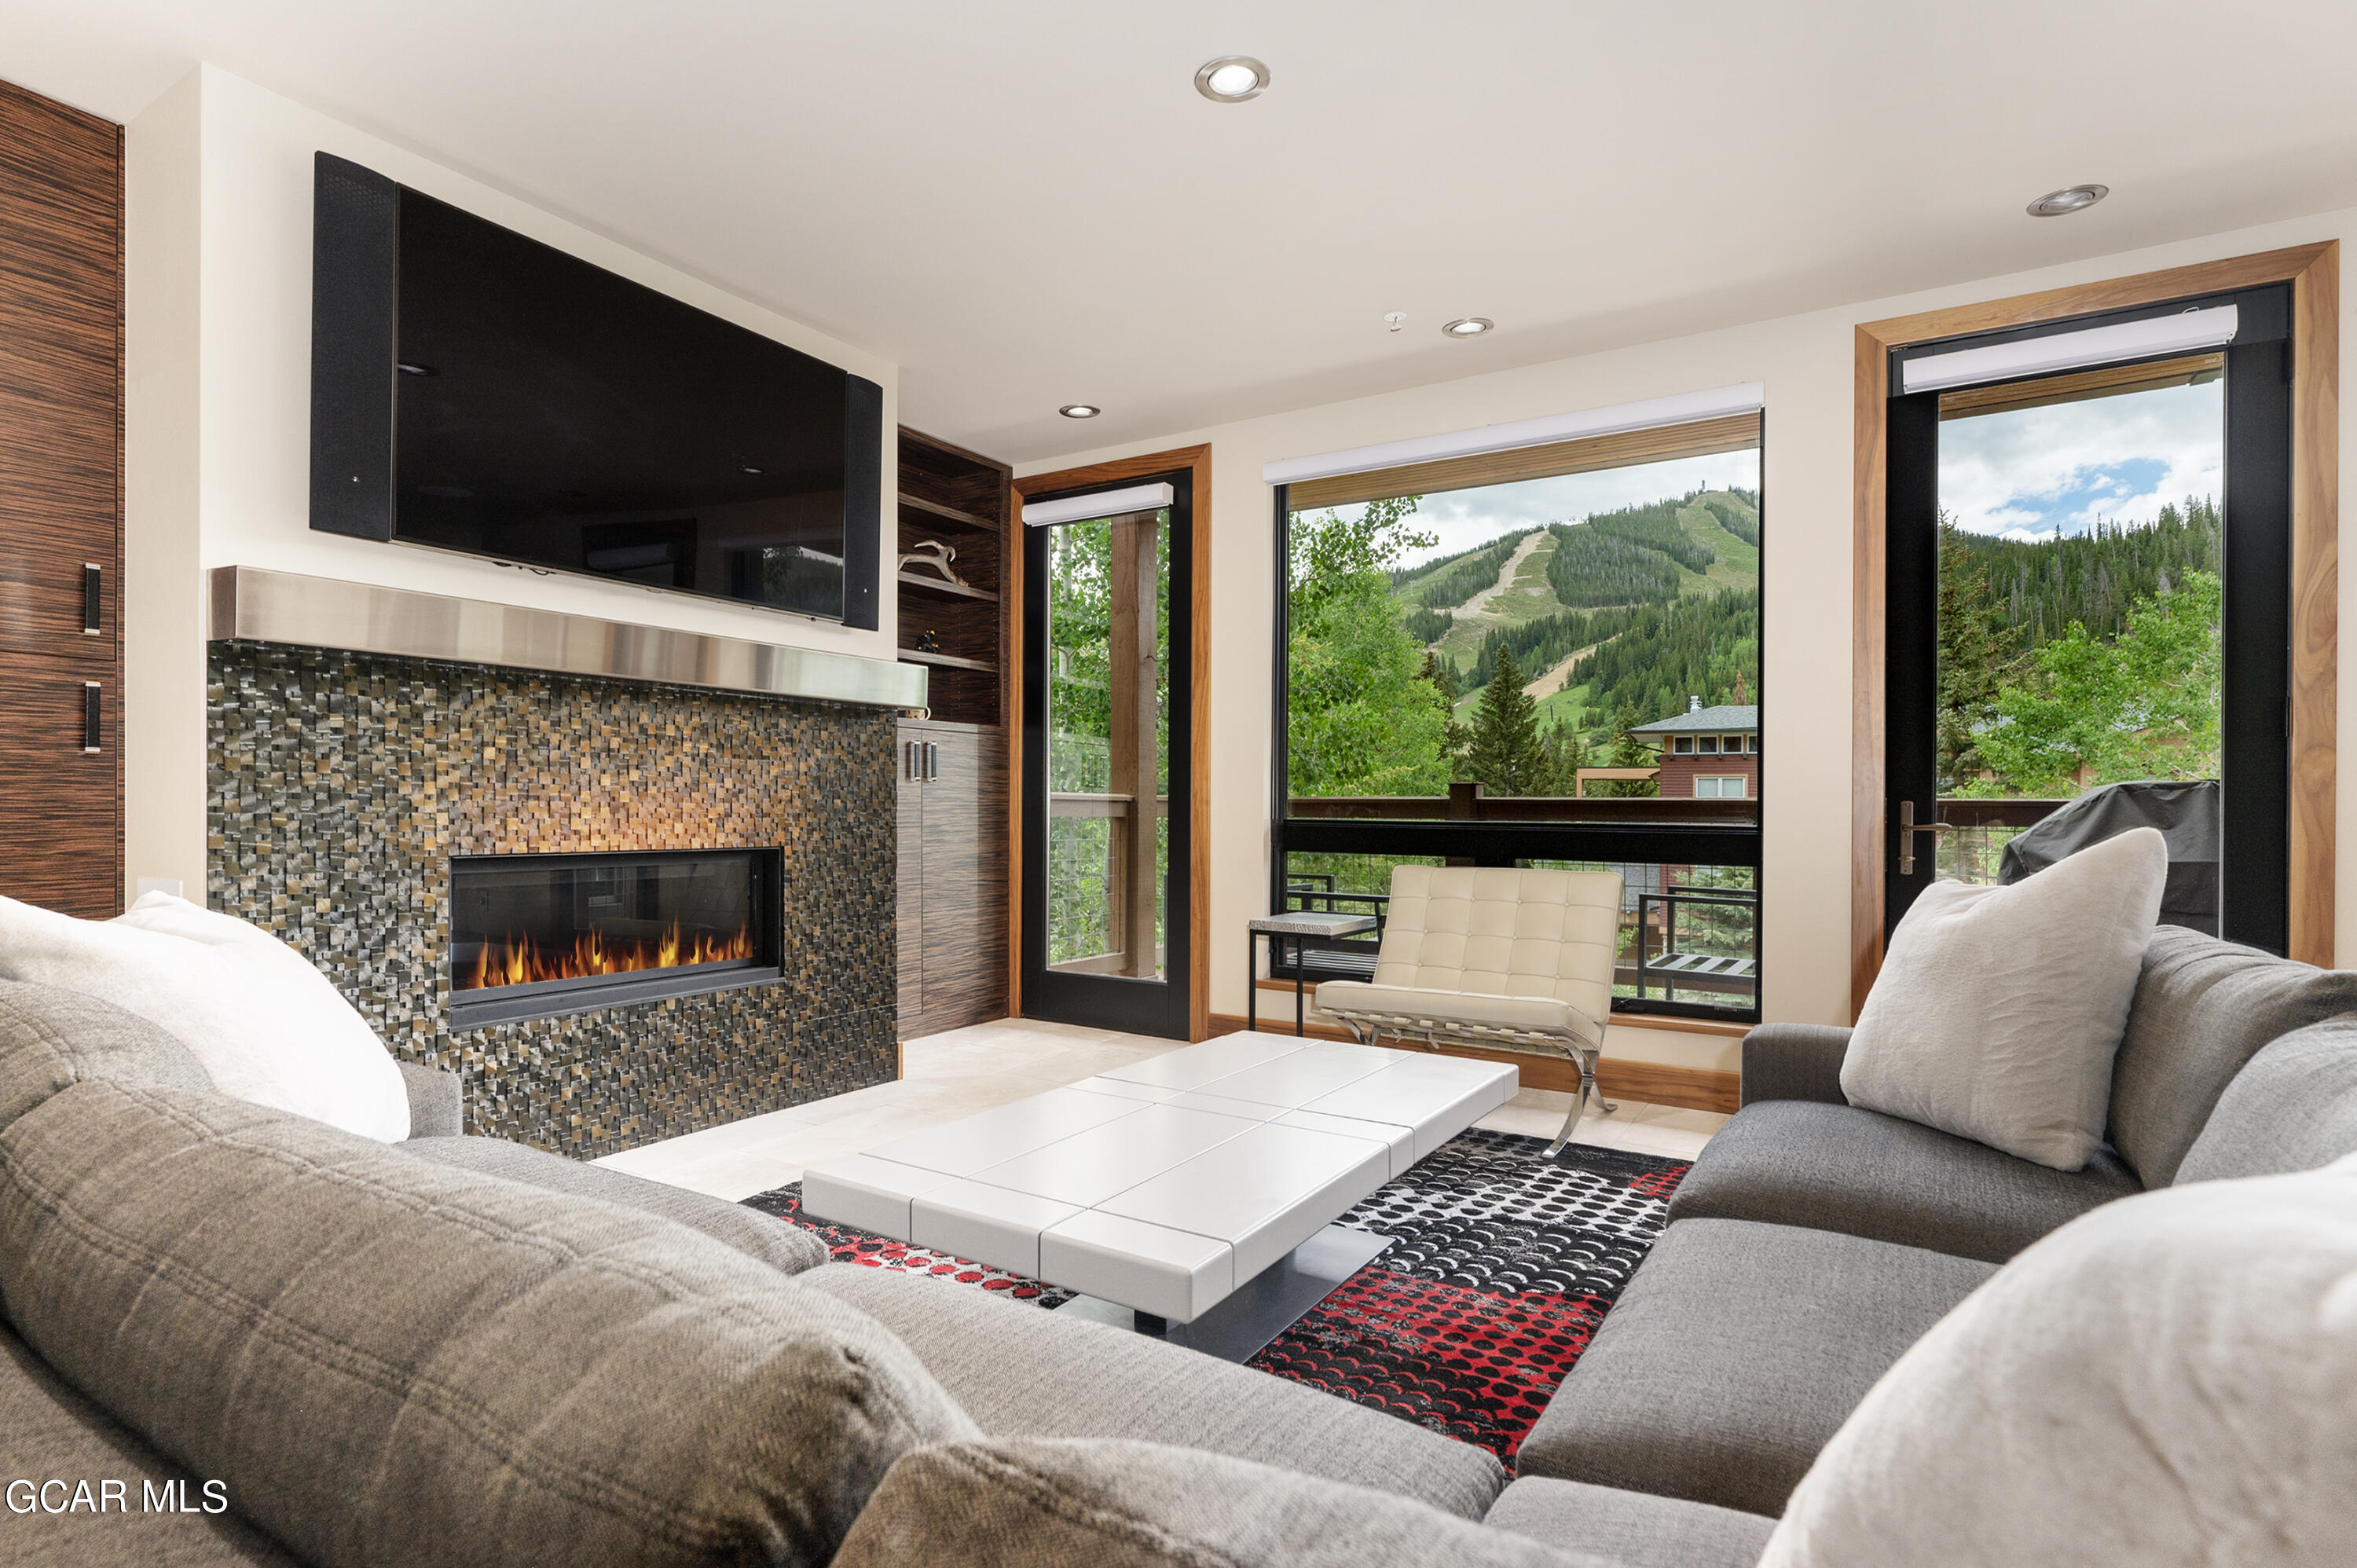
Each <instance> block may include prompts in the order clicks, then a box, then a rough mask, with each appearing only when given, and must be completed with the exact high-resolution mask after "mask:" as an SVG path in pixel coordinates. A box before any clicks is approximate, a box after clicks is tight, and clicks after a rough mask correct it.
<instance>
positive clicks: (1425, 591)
mask: <svg viewBox="0 0 2357 1568" xmlns="http://www.w3.org/2000/svg"><path fill="white" fill-rule="evenodd" d="M1530 532H1531V531H1530V530H1529V529H1527V528H1525V529H1521V530H1519V531H1517V532H1512V533H1509V534H1507V535H1506V536H1505V537H1504V538H1502V539H1499V540H1496V541H1493V542H1491V543H1488V544H1485V545H1483V546H1482V547H1481V548H1480V549H1479V550H1471V551H1468V552H1466V553H1464V554H1462V555H1452V556H1449V557H1448V559H1447V560H1445V561H1442V562H1440V563H1438V565H1439V566H1440V567H1441V568H1444V569H1442V570H1435V569H1434V568H1433V567H1431V566H1426V568H1424V570H1423V572H1422V573H1421V575H1418V577H1417V578H1416V585H1415V589H1414V590H1413V593H1412V595H1411V598H1412V601H1413V604H1414V605H1415V607H1420V608H1424V609H1434V610H1445V609H1452V608H1454V607H1457V606H1458V605H1461V604H1463V603H1464V602H1465V601H1466V600H1468V599H1469V598H1471V597H1472V596H1474V595H1476V594H1478V593H1480V591H1481V590H1482V589H1484V588H1490V587H1495V586H1496V585H1497V582H1498V573H1499V572H1500V570H1501V569H1502V568H1503V567H1504V566H1505V564H1506V561H1507V559H1508V558H1509V557H1510V556H1512V554H1513V553H1514V547H1515V546H1516V545H1518V544H1520V543H1521V542H1523V540H1524V539H1525V538H1527V537H1528V536H1529V534H1530Z"/></svg>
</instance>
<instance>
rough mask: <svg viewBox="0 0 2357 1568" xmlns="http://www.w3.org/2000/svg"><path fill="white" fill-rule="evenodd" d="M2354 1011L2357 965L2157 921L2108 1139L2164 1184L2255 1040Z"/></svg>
mask: <svg viewBox="0 0 2357 1568" xmlns="http://www.w3.org/2000/svg"><path fill="white" fill-rule="evenodd" d="M2352 1009H2357V972H2351V971H2348V970H2335V969H2317V968H2315V967H2313V966H2311V965H2309V964H2305V963H2295V962H2294V961H2291V960H2290V959H2284V958H2277V957H2276V956H2275V955H2274V954H2273V953H2266V952H2261V951H2259V950H2257V949H2256V948H2246V947H2238V946H2236V945H2235V944H2234V943H2233V942H2227V941H2221V940H2218V939H2217V938H2216V937H2209V936H2204V935H2202V934H2201V932H2199V931H2189V930H2186V929H2183V928H2182V927H2178V926H2163V927H2162V928H2161V929H2159V930H2158V931H2157V932H2155V933H2154V935H2153V939H2152V941H2151V943H2150V945H2148V946H2147V948H2146V949H2145V956H2144V972H2143V975H2142V977H2141V978H2140V979H2138V981H2137V982H2136V1002H2135V1004H2134V1005H2133V1006H2132V1007H2130V1008H2129V1010H2128V1027H2127V1033H2126V1035H2125V1036H2122V1037H2121V1040H2120V1054H2119V1057H2118V1058H2117V1059H2116V1060H2115V1062H2114V1063H2113V1065H2112V1117H2111V1141H2112V1144H2113V1146H2114V1147H2115V1148H2116V1149H2118V1150H2119V1152H2120V1156H2121V1157H2122V1158H2123V1159H2125V1160H2126V1161H2127V1163H2128V1165H2130V1166H2131V1167H2133V1168H2134V1169H2135V1171H2136V1175H2137V1176H2141V1177H2143V1179H2144V1185H2145V1186H2147V1187H2167V1186H2168V1185H2169V1183H2170V1182H2171V1181H2173V1180H2174V1179H2176V1176H2177V1163H2178V1162H2179V1160H2181V1159H2183V1158H2184V1157H2185V1152H2186V1151H2187V1150H2188V1149H2190V1148H2191V1147H2192V1146H2193V1140H2194V1139H2196V1138H2198V1137H2200V1136H2201V1129H2202V1126H2203V1124H2204V1123H2206V1122H2208V1121H2209V1120H2210V1112H2211V1108H2212V1107H2213V1106H2215V1105H2216V1104H2217V1103H2218V1097H2219V1096H2220V1095H2222V1094H2223V1093H2224V1092H2225V1091H2226V1085H2227V1084H2228V1083H2230V1082H2232V1081H2233V1077H2234V1075H2235V1074H2236V1073H2238V1072H2240V1071H2241V1070H2242V1069H2243V1064H2244V1062H2246V1061H2249V1060H2250V1059H2251V1058H2252V1057H2253V1056H2255V1055H2256V1054H2257V1052H2258V1049H2259V1047H2262V1046H2264V1045H2266V1043H2267V1042H2268V1041H2269V1040H2273V1039H2276V1038H2278V1037H2279V1036H2284V1035H2288V1034H2290V1033H2291V1032H2292V1031H2293V1030H2294V1029H2303V1028H2306V1027H2307V1026H2309V1025H2310V1024H2320V1023H2322V1022H2323V1021H2324V1020H2325V1019H2327V1018H2330V1017H2334V1016H2337V1015H2340V1014H2342V1013H2347V1012H2350V1011H2352Z"/></svg>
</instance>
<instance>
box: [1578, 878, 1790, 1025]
mask: <svg viewBox="0 0 2357 1568" xmlns="http://www.w3.org/2000/svg"><path fill="white" fill-rule="evenodd" d="M1636 938H1637V940H1636V949H1637V950H1636V955H1635V956H1636V960H1637V961H1636V962H1635V963H1634V964H1629V963H1625V962H1624V963H1623V964H1622V965H1621V966H1620V974H1619V975H1616V976H1615V977H1614V978H1615V979H1616V980H1620V982H1621V983H1623V984H1631V983H1632V984H1634V985H1635V987H1636V991H1637V1000H1638V1001H1640V1002H1645V1001H1650V1000H1652V993H1653V992H1655V991H1658V992H1660V993H1661V999H1662V1000H1663V1001H1664V1002H1680V1001H1684V1002H1693V1001H1695V1000H1704V1001H1708V1002H1713V1003H1717V1004H1720V1005H1725V1004H1727V1001H1728V999H1730V998H1733V999H1736V1000H1737V1001H1738V1003H1739V1004H1741V1005H1744V1006H1751V1005H1754V1004H1756V1003H1757V1000H1758V998H1759V995H1760V895H1759V894H1758V893H1756V892H1754V891H1751V890H1749V889H1748V888H1738V887H1682V886H1671V887H1669V888H1666V889H1664V890H1663V891H1662V892H1659V893H1641V894H1639V895H1638V896H1637V930H1636ZM1624 977H1625V978H1624ZM1681 990H1683V991H1684V992H1686V993H1688V994H1687V995H1685V996H1683V997H1681V996H1680V995H1679V994H1678V993H1679V992H1680V991H1681Z"/></svg>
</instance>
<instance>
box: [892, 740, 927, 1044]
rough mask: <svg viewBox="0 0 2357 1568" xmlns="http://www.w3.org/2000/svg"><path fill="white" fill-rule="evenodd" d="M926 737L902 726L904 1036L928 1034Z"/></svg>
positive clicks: (899, 916) (899, 928)
mask: <svg viewBox="0 0 2357 1568" xmlns="http://www.w3.org/2000/svg"><path fill="white" fill-rule="evenodd" d="M922 746H924V737H923V736H922V735H920V734H919V733H918V728H917V726H916V725H905V724H904V725H901V726H900V799H899V843H900V870H899V885H898V891H899V900H898V903H897V907H896V912H895V918H894V921H893V925H894V929H895V931H896V933H897V936H898V939H899V951H900V1036H901V1037H902V1038H903V1039H906V1038H908V1037H909V1036H912V1035H920V1034H923V1033H925V1032H926V1031H925V1028H924V1015H925V786H924V783H923V777H922V773H921V771H920V761H921V758H922V757H923V755H924V754H923V752H922V750H921V747H922Z"/></svg>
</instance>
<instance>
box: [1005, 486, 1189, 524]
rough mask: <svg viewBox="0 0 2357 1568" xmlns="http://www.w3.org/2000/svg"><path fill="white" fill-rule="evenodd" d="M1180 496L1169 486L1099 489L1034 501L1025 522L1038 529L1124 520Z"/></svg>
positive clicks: (1027, 508)
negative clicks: (1094, 520) (1093, 520)
mask: <svg viewBox="0 0 2357 1568" xmlns="http://www.w3.org/2000/svg"><path fill="white" fill-rule="evenodd" d="M1178 497H1179V492H1178V491H1177V490H1175V489H1171V488H1170V487H1169V486H1168V484H1152V485H1132V486H1130V487H1129V488H1128V489H1125V490H1096V491H1093V492H1092V493H1090V494H1088V495H1085V496H1066V497H1065V498H1064V499H1062V500H1055V501H1032V502H1030V503H1029V504H1028V505H1027V506H1025V507H1024V509H1023V521H1025V522H1028V523H1029V524H1031V525H1032V526H1033V527H1035V528H1039V527H1045V526H1046V525H1047V524H1049V523H1051V522H1086V521H1088V520H1089V519H1091V518H1092V517H1120V516H1123V515H1124V514H1125V513H1128V512H1133V511H1160V510H1162V509H1163V508H1164V507H1167V506H1168V505H1169V504H1170V503H1171V502H1172V501H1174V500H1176V499H1178Z"/></svg>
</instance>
